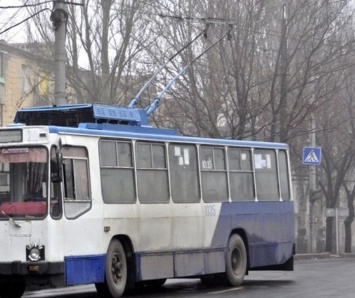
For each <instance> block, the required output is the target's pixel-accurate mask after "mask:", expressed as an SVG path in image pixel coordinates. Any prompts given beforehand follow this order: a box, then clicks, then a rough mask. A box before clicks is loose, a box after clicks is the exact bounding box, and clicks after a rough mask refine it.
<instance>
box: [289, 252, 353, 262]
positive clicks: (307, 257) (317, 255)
mask: <svg viewBox="0 0 355 298" xmlns="http://www.w3.org/2000/svg"><path fill="white" fill-rule="evenodd" d="M354 257H355V253H342V254H332V253H329V252H323V253H305V254H296V255H295V256H294V259H295V260H311V259H326V258H354Z"/></svg>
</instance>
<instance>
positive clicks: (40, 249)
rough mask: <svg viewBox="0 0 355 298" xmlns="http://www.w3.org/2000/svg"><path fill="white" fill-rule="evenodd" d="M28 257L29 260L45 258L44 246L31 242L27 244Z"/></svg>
mask: <svg viewBox="0 0 355 298" xmlns="http://www.w3.org/2000/svg"><path fill="white" fill-rule="evenodd" d="M26 257H27V260H28V261H32V262H36V261H40V260H41V261H43V260H44V246H43V245H38V244H31V245H27V246H26Z"/></svg>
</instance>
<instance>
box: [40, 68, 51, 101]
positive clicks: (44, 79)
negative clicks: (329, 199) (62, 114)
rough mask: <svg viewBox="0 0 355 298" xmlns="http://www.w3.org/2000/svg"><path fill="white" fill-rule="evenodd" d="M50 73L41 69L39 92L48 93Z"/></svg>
mask: <svg viewBox="0 0 355 298" xmlns="http://www.w3.org/2000/svg"><path fill="white" fill-rule="evenodd" d="M48 77H49V76H48V74H47V73H45V72H43V71H41V72H40V74H39V82H38V93H39V94H40V95H47V94H48V90H49V79H48Z"/></svg>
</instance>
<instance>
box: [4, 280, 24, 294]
mask: <svg viewBox="0 0 355 298" xmlns="http://www.w3.org/2000/svg"><path fill="white" fill-rule="evenodd" d="M25 290H26V284H25V282H22V281H14V282H12V281H9V282H6V283H5V282H4V283H3V282H1V283H0V297H1V298H20V297H22V295H23V293H25Z"/></svg>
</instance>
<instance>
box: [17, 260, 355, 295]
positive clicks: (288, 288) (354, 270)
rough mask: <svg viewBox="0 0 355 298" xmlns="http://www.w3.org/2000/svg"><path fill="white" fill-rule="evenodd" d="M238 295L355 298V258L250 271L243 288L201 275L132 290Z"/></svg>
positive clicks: (89, 290) (85, 291)
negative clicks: (210, 282) (206, 282)
mask: <svg viewBox="0 0 355 298" xmlns="http://www.w3.org/2000/svg"><path fill="white" fill-rule="evenodd" d="M206 296H207V297H211V298H214V297H237V298H255V297H263V298H275V297H282V298H296V297H297V298H308V297H310V298H318V297H319V298H320V297H322V298H325V297H333V298H334V297H336V298H338V297H339V298H353V297H355V258H344V257H332V258H322V259H310V260H297V261H296V262H295V271H291V272H282V271H271V272H267V271H265V272H264V271H261V272H250V274H249V275H248V276H247V277H246V278H245V282H244V283H243V285H242V286H241V287H239V288H227V287H213V288H212V287H211V288H208V287H205V286H203V285H202V284H201V283H200V281H199V280H198V279H178V280H168V281H167V282H166V284H165V285H164V286H163V287H161V288H158V289H155V290H151V291H147V290H145V291H142V292H135V293H130V294H128V295H127V297H131V298H152V297H157V298H161V297H174V298H176V297H178V298H179V297H181V298H182V297H206ZM24 297H26V298H30V297H31V298H49V297H51V298H59V297H61V298H63V297H66V298H99V296H98V295H97V294H96V292H95V288H94V286H91V285H90V286H80V287H68V288H64V289H54V290H42V291H35V292H27V293H26V294H25V296H24Z"/></svg>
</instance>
